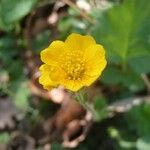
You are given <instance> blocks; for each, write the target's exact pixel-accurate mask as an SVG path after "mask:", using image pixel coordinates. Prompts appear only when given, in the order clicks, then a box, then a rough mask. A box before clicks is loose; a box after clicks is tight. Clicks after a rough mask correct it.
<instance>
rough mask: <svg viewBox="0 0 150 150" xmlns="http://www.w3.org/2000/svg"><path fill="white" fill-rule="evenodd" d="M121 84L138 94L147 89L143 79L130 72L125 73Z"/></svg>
mask: <svg viewBox="0 0 150 150" xmlns="http://www.w3.org/2000/svg"><path fill="white" fill-rule="evenodd" d="M121 84H122V85H123V86H125V87H127V88H128V89H129V90H130V91H133V92H137V91H140V90H143V89H144V88H145V83H144V81H143V80H142V78H141V77H140V76H139V75H138V74H136V73H135V72H133V71H130V70H128V72H125V73H123V76H122V79H121Z"/></svg>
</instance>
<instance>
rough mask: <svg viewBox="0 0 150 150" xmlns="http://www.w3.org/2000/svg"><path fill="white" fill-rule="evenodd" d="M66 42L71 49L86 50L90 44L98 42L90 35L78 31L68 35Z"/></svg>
mask: <svg viewBox="0 0 150 150" xmlns="http://www.w3.org/2000/svg"><path fill="white" fill-rule="evenodd" d="M65 44H66V45H67V47H68V48H69V49H70V50H79V51H84V50H85V49H86V48H88V47H89V46H90V45H93V44H96V42H95V40H94V38H93V37H91V36H90V35H85V36H83V35H80V34H77V33H72V34H71V35H69V36H68V37H67V39H66V41H65Z"/></svg>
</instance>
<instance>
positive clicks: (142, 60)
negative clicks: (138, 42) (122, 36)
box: [128, 56, 150, 74]
mask: <svg viewBox="0 0 150 150" xmlns="http://www.w3.org/2000/svg"><path fill="white" fill-rule="evenodd" d="M128 63H129V65H130V67H132V68H133V69H134V70H135V71H136V72H137V73H139V74H141V73H149V72H150V56H143V57H142V56H141V57H136V58H133V59H130V60H129V62H128Z"/></svg>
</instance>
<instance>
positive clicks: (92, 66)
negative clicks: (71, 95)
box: [84, 44, 107, 86]
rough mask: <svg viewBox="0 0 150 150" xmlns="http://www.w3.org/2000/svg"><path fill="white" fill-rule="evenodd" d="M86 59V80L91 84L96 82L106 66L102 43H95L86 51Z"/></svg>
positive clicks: (87, 83)
mask: <svg viewBox="0 0 150 150" xmlns="http://www.w3.org/2000/svg"><path fill="white" fill-rule="evenodd" d="M84 58H85V60H86V72H85V76H84V82H86V85H87V86H89V85H90V84H91V83H92V82H94V81H95V80H96V79H97V78H98V77H99V76H100V75H101V73H102V71H103V70H104V68H105V67H106V64H107V62H106V59H105V50H104V48H103V47H102V46H101V45H98V44H96V45H93V46H91V47H89V48H88V49H86V52H85V53H84Z"/></svg>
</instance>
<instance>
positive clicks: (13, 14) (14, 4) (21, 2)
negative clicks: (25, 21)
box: [0, 0, 37, 28]
mask: <svg viewBox="0 0 150 150" xmlns="http://www.w3.org/2000/svg"><path fill="white" fill-rule="evenodd" d="M36 2H37V0H13V1H12V0H1V2H0V27H2V28H3V27H4V28H5V25H7V26H8V28H11V26H12V25H11V24H13V23H15V22H17V21H19V20H20V19H22V18H23V17H24V16H26V15H27V14H28V13H29V12H30V11H31V10H32V8H33V7H34V6H35V4H36Z"/></svg>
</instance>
